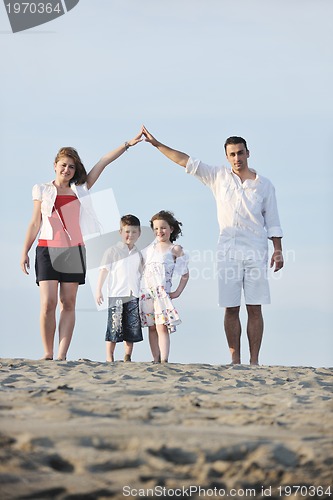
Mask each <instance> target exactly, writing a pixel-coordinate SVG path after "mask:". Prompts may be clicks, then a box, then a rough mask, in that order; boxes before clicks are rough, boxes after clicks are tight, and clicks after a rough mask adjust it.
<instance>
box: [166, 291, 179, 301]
mask: <svg viewBox="0 0 333 500" xmlns="http://www.w3.org/2000/svg"><path fill="white" fill-rule="evenodd" d="M179 295H180V293H178V292H170V293H169V297H170V299H178V297H179Z"/></svg>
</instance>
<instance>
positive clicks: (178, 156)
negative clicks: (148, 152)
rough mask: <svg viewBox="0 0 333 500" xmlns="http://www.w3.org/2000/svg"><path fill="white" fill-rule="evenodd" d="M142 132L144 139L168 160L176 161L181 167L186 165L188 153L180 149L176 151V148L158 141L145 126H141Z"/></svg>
mask: <svg viewBox="0 0 333 500" xmlns="http://www.w3.org/2000/svg"><path fill="white" fill-rule="evenodd" d="M142 133H143V135H144V136H145V141H146V142H150V144H152V146H155V148H157V149H158V150H159V151H161V153H163V154H164V155H165V156H166V157H167V158H169V160H172V161H174V162H175V163H178V165H180V166H181V167H186V165H187V162H188V159H189V155H187V154H185V153H182V152H181V151H177V150H176V149H172V148H169V146H166V145H165V144H162V143H161V142H159V141H158V140H157V139H155V137H153V136H152V135H151V133H150V132H148V130H147V129H146V127H142Z"/></svg>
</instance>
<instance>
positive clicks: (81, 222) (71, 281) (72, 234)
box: [21, 133, 142, 360]
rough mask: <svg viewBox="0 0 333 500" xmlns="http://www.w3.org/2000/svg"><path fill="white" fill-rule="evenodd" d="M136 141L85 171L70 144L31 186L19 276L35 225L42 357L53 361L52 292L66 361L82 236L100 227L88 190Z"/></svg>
mask: <svg viewBox="0 0 333 500" xmlns="http://www.w3.org/2000/svg"><path fill="white" fill-rule="evenodd" d="M141 140H142V139H141V133H140V134H138V135H137V136H136V137H134V139H132V140H130V141H129V142H125V144H122V145H121V146H119V147H118V148H117V149H115V150H114V151H111V152H110V153H108V154H106V155H105V156H103V157H102V158H101V159H100V160H99V162H98V163H97V164H96V165H95V166H94V167H93V168H92V169H91V171H90V172H89V173H88V174H87V172H86V170H85V168H84V166H83V164H82V162H81V159H80V157H79V155H78V153H77V151H76V150H75V149H74V148H71V147H65V148H62V149H60V150H59V152H58V154H57V156H56V158H55V161H54V171H55V179H54V180H53V181H51V182H47V183H45V184H36V185H35V186H34V187H33V190H32V196H33V202H34V209H33V215H32V219H31V221H30V224H29V226H28V230H27V234H26V238H25V241H24V245H23V251H22V258H21V268H22V271H23V272H24V273H25V274H29V273H28V269H30V259H29V256H28V253H29V250H30V248H31V247H32V245H33V243H34V241H35V239H36V237H37V235H38V233H39V231H40V229H41V234H40V237H39V241H38V246H37V248H36V261H35V269H36V282H37V285H39V290H40V302H41V309H40V329H41V336H42V342H43V346H44V357H43V358H42V359H48V360H51V359H53V344H54V336H55V330H56V307H57V302H58V292H59V299H60V319H59V349H58V356H57V359H58V360H65V359H66V355H67V351H68V348H69V345H70V342H71V339H72V335H73V330H74V324H75V303H76V294H77V290H78V285H80V284H84V282H85V271H86V269H85V249H84V243H83V236H85V235H87V234H89V233H90V234H92V233H96V232H99V231H100V228H99V224H98V221H97V219H96V216H95V213H94V211H93V208H92V204H91V200H90V197H89V190H90V188H91V187H92V186H93V185H94V184H95V182H96V181H97V179H98V178H99V176H100V175H101V173H102V172H103V170H104V169H105V167H106V166H107V165H108V164H109V163H111V162H112V161H114V160H116V159H117V158H118V157H119V156H120V155H122V154H123V153H124V152H125V151H126V150H127V149H128V148H129V147H130V146H134V145H135V144H137V143H138V142H140V141H141Z"/></svg>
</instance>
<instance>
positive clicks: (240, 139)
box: [224, 135, 248, 152]
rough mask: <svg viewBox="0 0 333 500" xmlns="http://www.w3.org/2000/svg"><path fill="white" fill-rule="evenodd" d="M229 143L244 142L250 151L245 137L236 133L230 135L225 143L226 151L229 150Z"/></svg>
mask: <svg viewBox="0 0 333 500" xmlns="http://www.w3.org/2000/svg"><path fill="white" fill-rule="evenodd" d="M228 144H244V146H245V149H246V151H248V149H247V144H246V140H245V139H243V137H237V136H236V135H232V136H231V137H228V139H227V140H226V141H225V143H224V151H225V152H227V146H228Z"/></svg>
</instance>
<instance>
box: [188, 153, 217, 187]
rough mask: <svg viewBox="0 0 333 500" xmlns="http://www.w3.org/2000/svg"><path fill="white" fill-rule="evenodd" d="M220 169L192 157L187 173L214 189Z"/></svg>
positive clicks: (189, 160)
mask: <svg viewBox="0 0 333 500" xmlns="http://www.w3.org/2000/svg"><path fill="white" fill-rule="evenodd" d="M218 171H219V167H212V166H210V165H206V164H205V163H203V162H202V161H200V160H198V159H196V158H192V157H190V158H189V159H188V161H187V164H186V173H187V174H191V175H193V176H194V177H196V178H197V179H199V180H200V181H201V182H202V183H203V184H205V185H206V186H209V187H212V186H213V184H214V183H215V181H216V176H217V173H218Z"/></svg>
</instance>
